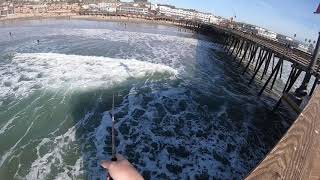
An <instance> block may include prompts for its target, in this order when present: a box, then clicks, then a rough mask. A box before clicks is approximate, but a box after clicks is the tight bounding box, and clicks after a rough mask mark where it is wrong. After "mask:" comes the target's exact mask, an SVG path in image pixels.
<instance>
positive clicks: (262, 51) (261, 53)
mask: <svg viewBox="0 0 320 180" xmlns="http://www.w3.org/2000/svg"><path fill="white" fill-rule="evenodd" d="M263 55H264V49H263V48H262V47H261V48H260V52H259V55H258V59H257V60H256V62H255V63H256V64H255V66H254V71H255V70H256V69H257V67H258V64H259V62H260V59H261V58H262V56H263Z"/></svg>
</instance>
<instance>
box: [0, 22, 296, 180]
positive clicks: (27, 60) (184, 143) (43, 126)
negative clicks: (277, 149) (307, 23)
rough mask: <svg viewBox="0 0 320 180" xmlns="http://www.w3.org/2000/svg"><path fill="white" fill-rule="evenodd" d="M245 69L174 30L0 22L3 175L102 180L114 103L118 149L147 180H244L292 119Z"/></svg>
mask: <svg viewBox="0 0 320 180" xmlns="http://www.w3.org/2000/svg"><path fill="white" fill-rule="evenodd" d="M9 32H12V37H11V36H10V35H9ZM37 40H39V43H38V42H37ZM241 72H242V69H241V68H239V67H238V66H237V62H235V61H234V60H233V58H231V57H229V56H227V55H226V53H225V52H224V51H223V49H222V46H221V45H220V44H217V43H216V42H214V41H212V40H210V38H208V37H206V36H203V35H200V34H196V33H193V32H191V31H190V30H185V29H181V28H177V27H174V26H164V25H157V24H137V23H126V25H124V24H123V23H121V22H103V21H88V20H64V19H45V20H25V21H13V22H2V23H1V24H0V144H1V145H0V179H105V177H106V172H105V170H104V169H103V168H102V167H101V166H100V161H101V160H106V159H110V158H111V136H110V135H111V114H110V113H111V109H112V96H113V95H114V96H115V110H114V111H115V119H116V125H115V128H116V149H117V152H118V153H120V154H122V155H124V156H125V157H126V158H128V160H129V161H130V162H131V163H132V164H133V165H134V166H135V167H136V168H137V169H138V170H139V172H140V173H141V174H142V175H143V176H144V177H145V178H146V179H211V178H214V179H242V178H244V177H245V176H246V175H247V174H248V173H249V172H250V171H251V170H252V169H253V168H254V167H256V166H257V165H258V163H259V162H260V161H261V160H263V158H264V157H265V156H266V154H267V153H268V152H269V151H270V150H271V149H272V148H273V147H274V145H275V144H276V143H277V142H278V141H279V139H280V138H281V137H282V136H283V135H284V133H285V132H286V130H287V129H288V128H289V126H290V124H291V123H292V121H293V120H294V118H295V116H294V115H293V114H292V113H291V112H290V111H289V110H288V109H286V108H285V107H280V108H279V109H278V110H277V111H276V112H272V108H273V106H274V104H275V103H276V102H277V100H278V98H279V97H277V96H276V94H275V93H272V92H271V91H266V93H265V94H264V95H263V96H262V97H258V96H257V94H258V91H259V90H260V88H261V84H259V83H256V84H253V85H251V86H248V80H249V76H241V75H240V74H241ZM281 85H283V84H282V82H277V83H276V86H277V87H280V86H281ZM277 87H276V88H277Z"/></svg>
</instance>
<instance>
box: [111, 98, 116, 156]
mask: <svg viewBox="0 0 320 180" xmlns="http://www.w3.org/2000/svg"><path fill="white" fill-rule="evenodd" d="M114 124H115V119H114V94H113V95H112V159H111V160H112V161H117V157H116V145H115V144H116V141H115V130H114Z"/></svg>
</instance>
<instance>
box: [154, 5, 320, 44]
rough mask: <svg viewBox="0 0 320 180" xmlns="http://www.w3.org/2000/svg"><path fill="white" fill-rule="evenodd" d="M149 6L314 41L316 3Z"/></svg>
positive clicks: (319, 22)
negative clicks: (202, 14)
mask: <svg viewBox="0 0 320 180" xmlns="http://www.w3.org/2000/svg"><path fill="white" fill-rule="evenodd" d="M151 2H152V3H161V4H171V5H175V6H176V7H182V8H192V9H196V10H200V11H204V12H210V13H213V14H214V15H218V16H222V17H225V18H230V17H231V16H234V15H236V16H237V19H236V21H241V22H246V23H250V24H255V25H259V26H261V27H264V28H267V29H270V30H272V31H275V32H278V33H282V34H285V35H289V36H293V35H294V34H297V39H299V40H304V39H305V38H308V39H312V40H316V39H317V37H318V32H319V31H320V14H313V12H314V11H315V10H316V8H317V6H318V4H319V3H320V0H151Z"/></svg>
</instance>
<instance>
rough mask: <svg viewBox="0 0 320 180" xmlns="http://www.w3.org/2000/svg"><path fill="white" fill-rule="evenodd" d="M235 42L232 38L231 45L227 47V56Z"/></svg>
mask: <svg viewBox="0 0 320 180" xmlns="http://www.w3.org/2000/svg"><path fill="white" fill-rule="evenodd" d="M235 41H236V39H235V37H232V41H231V43H230V45H229V48H228V51H227V54H229V51H230V49H231V47H232V46H233V43H234V42H235Z"/></svg>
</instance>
